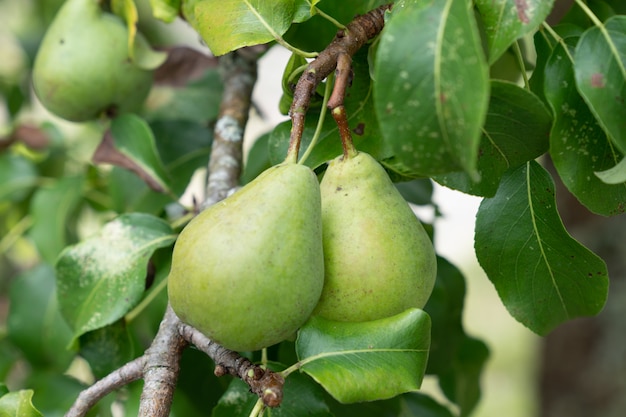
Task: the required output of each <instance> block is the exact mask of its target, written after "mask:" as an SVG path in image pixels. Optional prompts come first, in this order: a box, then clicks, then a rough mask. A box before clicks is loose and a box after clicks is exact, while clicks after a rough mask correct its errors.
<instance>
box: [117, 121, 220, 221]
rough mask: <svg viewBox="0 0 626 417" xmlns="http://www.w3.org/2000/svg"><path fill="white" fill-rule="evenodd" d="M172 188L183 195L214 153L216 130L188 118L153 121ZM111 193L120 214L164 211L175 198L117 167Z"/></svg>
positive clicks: (157, 143) (160, 153) (158, 145)
mask: <svg viewBox="0 0 626 417" xmlns="http://www.w3.org/2000/svg"><path fill="white" fill-rule="evenodd" d="M150 127H151V129H152V131H153V132H154V137H155V141H156V145H157V148H158V152H159V155H161V159H162V160H163V164H164V169H165V172H166V175H167V177H168V178H171V181H170V188H171V189H172V191H173V192H174V193H175V194H176V195H178V196H180V195H182V194H183V192H184V191H185V190H186V188H187V185H188V184H189V181H190V180H191V177H192V175H193V174H194V172H195V171H196V170H197V169H198V168H200V167H206V166H207V164H208V160H209V155H210V152H211V141H212V139H213V134H212V131H211V130H210V129H209V128H208V127H207V126H203V125H201V124H199V123H197V122H193V121H188V120H167V119H166V120H156V121H154V122H152V123H151V124H150ZM108 186H109V194H110V195H111V197H112V201H113V207H112V208H113V209H114V210H115V211H117V212H118V213H123V212H145V213H151V214H155V215H156V214H158V213H160V212H161V211H162V210H163V208H164V207H165V206H166V205H167V204H169V203H171V202H172V197H171V196H168V195H163V194H160V193H157V192H155V191H153V190H151V189H150V188H149V187H148V186H147V185H146V184H145V183H144V182H143V181H141V180H140V179H139V178H138V177H137V176H136V175H134V174H132V173H130V172H128V171H126V170H122V169H118V168H117V167H116V168H114V169H113V170H112V171H111V173H110V175H109V184H108Z"/></svg>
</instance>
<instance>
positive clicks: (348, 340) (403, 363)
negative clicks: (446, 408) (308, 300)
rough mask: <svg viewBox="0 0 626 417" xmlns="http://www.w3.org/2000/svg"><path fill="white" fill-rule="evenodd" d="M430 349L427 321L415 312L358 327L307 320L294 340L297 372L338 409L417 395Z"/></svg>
mask: <svg viewBox="0 0 626 417" xmlns="http://www.w3.org/2000/svg"><path fill="white" fill-rule="evenodd" d="M429 346H430V317H428V314H426V313H425V312H424V311H422V310H418V309H410V310H407V311H405V312H404V313H400V314H398V315H396V316H393V317H389V318H385V319H380V320H375V321H369V322H362V323H346V322H333V321H329V320H325V319H323V318H321V317H312V318H311V319H310V320H309V322H308V323H307V324H306V325H305V326H303V327H302V328H301V329H300V331H299V332H298V338H297V340H296V352H297V354H298V359H299V361H300V369H301V370H302V371H303V372H305V373H307V374H309V375H310V376H311V377H313V379H315V380H316V381H317V382H318V383H320V384H321V385H322V386H323V387H324V388H325V389H326V391H328V392H329V393H330V394H331V395H332V396H333V397H334V398H335V399H337V400H338V401H339V402H342V403H352V402H358V401H373V400H378V399H385V398H391V397H393V396H396V395H398V394H401V393H404V392H409V391H414V390H417V389H418V388H419V387H420V384H421V382H422V378H423V376H424V371H425V369H426V361H427V359H428V349H429Z"/></svg>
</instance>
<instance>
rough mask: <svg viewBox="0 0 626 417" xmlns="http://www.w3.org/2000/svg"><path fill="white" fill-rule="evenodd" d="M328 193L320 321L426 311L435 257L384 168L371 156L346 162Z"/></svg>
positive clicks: (339, 161)
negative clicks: (412, 309) (421, 309)
mask: <svg viewBox="0 0 626 417" xmlns="http://www.w3.org/2000/svg"><path fill="white" fill-rule="evenodd" d="M320 192H321V195H322V236H323V244H324V268H325V283H324V290H323V291H322V296H321V298H320V301H319V304H318V305H317V307H316V309H315V312H314V314H316V315H319V316H322V317H324V318H326V319H329V320H335V321H351V322H361V321H370V320H376V319H380V318H384V317H389V316H392V315H395V314H398V313H401V312H403V311H405V310H406V309H408V308H422V307H424V305H425V304H426V301H427V300H428V298H429V297H430V294H431V292H432V289H433V286H434V284H435V276H436V272H437V271H436V269H437V264H436V258H435V252H434V249H433V246H432V243H431V241H430V239H429V237H428V235H427V234H426V231H425V230H424V228H423V226H422V224H421V223H420V222H419V220H418V219H417V217H416V216H415V214H414V213H413V211H412V210H411V208H410V206H409V205H408V203H407V202H406V201H405V200H404V198H403V197H402V195H401V194H400V193H399V192H398V190H397V189H396V187H395V186H394V185H393V183H392V182H391V180H390V179H389V176H388V175H387V173H386V172H385V170H384V169H383V167H382V166H381V165H380V164H379V163H378V162H377V161H376V160H375V159H374V158H372V157H371V156H370V155H368V154H366V153H363V152H358V153H356V154H355V155H353V156H349V157H343V156H342V157H338V158H336V159H334V160H333V161H331V163H330V164H329V166H328V169H327V170H326V173H325V174H324V177H323V179H322V182H321V184H320Z"/></svg>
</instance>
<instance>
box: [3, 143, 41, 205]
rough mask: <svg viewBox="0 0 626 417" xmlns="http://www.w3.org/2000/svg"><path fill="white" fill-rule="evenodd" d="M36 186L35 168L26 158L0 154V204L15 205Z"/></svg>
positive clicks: (5, 153)
mask: <svg viewBox="0 0 626 417" xmlns="http://www.w3.org/2000/svg"><path fill="white" fill-rule="evenodd" d="M36 184H37V168H35V164H33V163H32V162H31V161H29V160H28V159H27V158H26V157H24V156H21V155H18V154H14V153H10V152H3V153H2V154H0V202H5V201H10V202H13V203H16V202H18V201H21V200H23V199H24V198H26V197H27V196H28V194H29V193H30V191H31V190H32V189H33V187H34V186H35V185H36Z"/></svg>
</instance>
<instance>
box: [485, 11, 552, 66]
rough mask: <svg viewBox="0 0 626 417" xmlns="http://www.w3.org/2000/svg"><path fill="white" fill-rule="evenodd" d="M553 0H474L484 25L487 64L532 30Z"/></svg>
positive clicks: (544, 16)
mask: <svg viewBox="0 0 626 417" xmlns="http://www.w3.org/2000/svg"><path fill="white" fill-rule="evenodd" d="M553 5H554V0H547V1H546V0H524V1H519V0H500V1H493V0H476V7H478V10H479V11H480V15H481V16H482V18H483V22H484V24H485V32H486V34H487V44H488V46H489V64H493V63H494V62H495V61H496V60H497V59H498V58H499V57H500V56H501V55H502V54H503V53H504V52H505V51H506V50H507V49H508V48H509V46H511V45H512V44H513V42H515V41H516V40H517V39H519V38H521V37H523V36H524V35H527V34H530V33H533V32H534V31H536V30H537V28H538V27H539V26H540V25H541V23H542V22H543V21H544V20H545V19H546V17H548V15H549V14H550V12H551V11H552V6H553Z"/></svg>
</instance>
